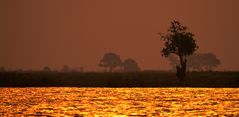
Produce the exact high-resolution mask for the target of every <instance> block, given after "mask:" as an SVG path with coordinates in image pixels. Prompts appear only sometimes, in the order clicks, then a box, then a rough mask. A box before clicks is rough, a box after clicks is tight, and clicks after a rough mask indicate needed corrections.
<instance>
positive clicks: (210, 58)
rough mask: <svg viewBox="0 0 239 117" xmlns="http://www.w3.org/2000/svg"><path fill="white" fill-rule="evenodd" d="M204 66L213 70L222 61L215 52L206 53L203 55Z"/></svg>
mask: <svg viewBox="0 0 239 117" xmlns="http://www.w3.org/2000/svg"><path fill="white" fill-rule="evenodd" d="M201 56H202V57H201V61H202V67H203V69H204V70H206V71H210V70H213V69H214V68H215V67H217V66H218V65H220V64H221V61H220V60H219V59H218V58H217V57H216V55H214V54H213V53H205V54H202V55H201Z"/></svg>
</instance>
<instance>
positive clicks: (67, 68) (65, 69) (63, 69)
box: [61, 65, 71, 72]
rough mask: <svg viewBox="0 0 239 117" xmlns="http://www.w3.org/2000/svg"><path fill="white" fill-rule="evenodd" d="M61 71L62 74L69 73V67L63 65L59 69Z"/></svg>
mask: <svg viewBox="0 0 239 117" xmlns="http://www.w3.org/2000/svg"><path fill="white" fill-rule="evenodd" d="M61 71H62V72H70V71H71V70H70V67H69V66H68V65H64V66H63V67H62V68H61Z"/></svg>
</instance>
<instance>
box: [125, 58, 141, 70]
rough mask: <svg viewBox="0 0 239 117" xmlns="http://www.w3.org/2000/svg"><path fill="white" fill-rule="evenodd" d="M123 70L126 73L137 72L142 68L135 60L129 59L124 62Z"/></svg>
mask: <svg viewBox="0 0 239 117" xmlns="http://www.w3.org/2000/svg"><path fill="white" fill-rule="evenodd" d="M123 70H124V71H125V72H137V71H139V70H140V68H139V66H138V64H137V62H136V61H135V60H134V59H131V58H129V59H126V60H125V61H124V62H123Z"/></svg>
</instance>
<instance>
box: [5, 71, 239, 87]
mask: <svg viewBox="0 0 239 117" xmlns="http://www.w3.org/2000/svg"><path fill="white" fill-rule="evenodd" d="M0 87H239V72H189V73H187V77H186V81H185V82H180V81H179V80H178V79H177V78H176V76H175V73H173V72H164V71H148V72H135V73H97V72H85V73H81V72H40V71H35V72H1V73H0Z"/></svg>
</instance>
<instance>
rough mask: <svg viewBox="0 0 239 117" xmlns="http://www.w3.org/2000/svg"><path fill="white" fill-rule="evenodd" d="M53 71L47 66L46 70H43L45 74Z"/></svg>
mask: <svg viewBox="0 0 239 117" xmlns="http://www.w3.org/2000/svg"><path fill="white" fill-rule="evenodd" d="M50 71H51V69H50V67H48V66H45V67H44V68H43V72H50Z"/></svg>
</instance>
